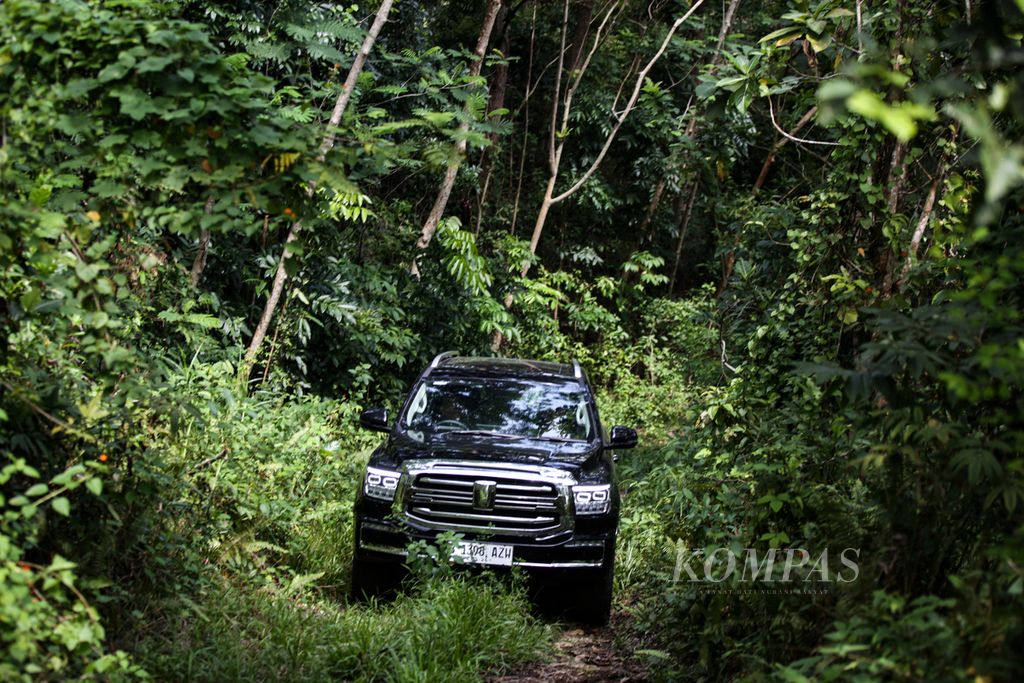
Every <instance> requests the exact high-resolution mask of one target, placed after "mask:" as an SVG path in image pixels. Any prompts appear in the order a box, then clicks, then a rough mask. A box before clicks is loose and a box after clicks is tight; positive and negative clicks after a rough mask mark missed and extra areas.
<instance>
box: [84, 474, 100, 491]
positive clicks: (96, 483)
mask: <svg viewBox="0 0 1024 683" xmlns="http://www.w3.org/2000/svg"><path fill="white" fill-rule="evenodd" d="M85 488H87V489H89V492H90V493H92V494H93V495H94V496H98V495H100V494H102V493H103V480H102V479H99V478H97V477H92V478H91V479H89V480H87V481H86V482H85Z"/></svg>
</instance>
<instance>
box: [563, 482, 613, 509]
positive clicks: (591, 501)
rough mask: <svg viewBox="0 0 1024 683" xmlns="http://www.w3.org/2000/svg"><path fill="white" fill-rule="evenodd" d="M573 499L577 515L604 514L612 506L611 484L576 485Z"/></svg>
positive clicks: (573, 490) (573, 489)
mask: <svg viewBox="0 0 1024 683" xmlns="http://www.w3.org/2000/svg"><path fill="white" fill-rule="evenodd" d="M572 495H573V499H574V500H575V501H576V514H577V515H603V514H605V513H606V512H608V510H610V509H611V507H612V494H611V485H610V484H602V485H601V486H574V487H573V488H572Z"/></svg>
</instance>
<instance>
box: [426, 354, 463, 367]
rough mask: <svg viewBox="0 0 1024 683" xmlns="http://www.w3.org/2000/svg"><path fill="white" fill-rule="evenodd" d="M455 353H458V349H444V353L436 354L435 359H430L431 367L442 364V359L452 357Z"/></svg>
mask: <svg viewBox="0 0 1024 683" xmlns="http://www.w3.org/2000/svg"><path fill="white" fill-rule="evenodd" d="M454 355H457V352H456V351H444V352H442V353H439V354H437V355H436V356H434V360H432V361H430V368H431V369H433V368H436V367H437V366H438V365H440V364H441V361H443V360H444V359H445V358H450V357H452V356H454Z"/></svg>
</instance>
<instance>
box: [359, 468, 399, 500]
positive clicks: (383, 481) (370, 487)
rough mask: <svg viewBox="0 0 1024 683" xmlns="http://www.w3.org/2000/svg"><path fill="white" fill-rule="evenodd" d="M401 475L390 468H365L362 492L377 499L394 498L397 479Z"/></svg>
mask: <svg viewBox="0 0 1024 683" xmlns="http://www.w3.org/2000/svg"><path fill="white" fill-rule="evenodd" d="M401 476H402V475H401V474H400V473H398V472H392V471H391V470H382V469H380V468H378V467H367V468H366V479H365V480H364V482H363V493H365V494H366V495H367V496H369V497H370V498H376V499H378V500H394V498H395V489H397V488H398V479H399V477H401Z"/></svg>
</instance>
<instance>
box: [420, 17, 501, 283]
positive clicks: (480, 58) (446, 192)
mask: <svg viewBox="0 0 1024 683" xmlns="http://www.w3.org/2000/svg"><path fill="white" fill-rule="evenodd" d="M500 8H501V0H487V9H486V10H484V20H483V23H482V24H481V25H480V36H479V37H478V38H477V41H476V50H475V51H474V59H473V63H472V64H471V65H470V67H469V73H470V76H474V77H475V76H479V75H480V69H481V68H482V67H483V63H484V56H485V55H486V54H487V45H488V44H489V43H490V42H491V31H492V30H493V29H494V20H495V18H496V17H497V16H498V10H499V9H500ZM467 113H468V109H467ZM459 130H460V131H462V132H465V131H468V130H469V122H468V121H463V122H462V123H460V124H459ZM465 154H466V138H465V136H461V139H460V140H459V141H458V142H456V143H455V159H454V160H453V161H451V162H450V163H449V164H448V168H447V169H445V173H444V180H443V181H442V182H441V188H440V189H439V190H438V192H437V198H436V199H435V200H434V206H433V207H432V208H431V209H430V213H429V214H428V215H427V220H426V221H425V222H424V223H423V230H422V232H421V233H420V238H419V239H418V240H417V241H416V250H417V251H418V252H419V253H418V254H417V255H416V256H414V257H413V260H412V264H411V265H410V266H409V272H411V273H412V274H413V275H415V276H417V277H419V274H420V273H419V268H418V267H417V265H416V259H417V258H419V256H420V254H422V252H423V250H425V249H426V248H427V247H428V246H430V241H431V240H432V239H433V237H434V233H435V232H436V231H437V225H438V223H440V222H441V217H442V216H443V215H444V210H445V208H446V207H447V206H448V198H449V197H451V194H452V188H453V187H455V178H456V177H457V176H458V174H459V166H460V165H462V157H463V156H464V155H465Z"/></svg>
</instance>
